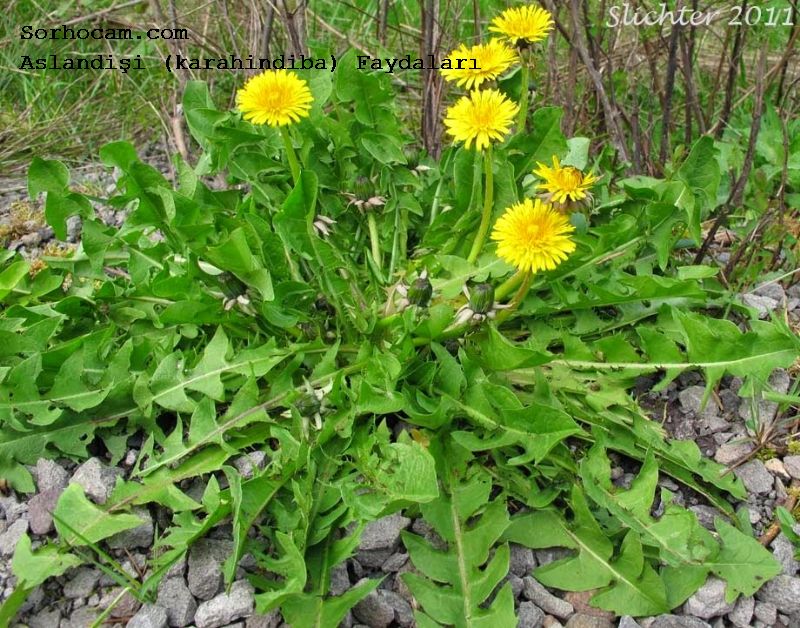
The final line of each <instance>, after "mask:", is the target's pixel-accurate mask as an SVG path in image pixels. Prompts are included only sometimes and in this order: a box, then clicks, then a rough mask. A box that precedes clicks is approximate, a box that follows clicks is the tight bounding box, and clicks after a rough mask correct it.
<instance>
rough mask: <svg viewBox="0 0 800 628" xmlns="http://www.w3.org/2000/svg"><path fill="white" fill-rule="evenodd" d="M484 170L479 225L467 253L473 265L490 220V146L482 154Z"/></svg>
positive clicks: (491, 180) (492, 193) (492, 198)
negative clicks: (483, 187)
mask: <svg viewBox="0 0 800 628" xmlns="http://www.w3.org/2000/svg"><path fill="white" fill-rule="evenodd" d="M484 158H485V160H484V170H485V171H486V189H485V194H484V197H483V212H482V214H481V224H480V226H479V227H478V233H477V234H476V235H475V241H474V242H473V243H472V249H471V250H470V252H469V257H467V261H468V262H469V263H470V264H474V263H475V260H477V259H478V255H480V254H481V249H482V248H483V242H484V240H486V234H487V233H488V231H489V223H490V222H491V220H492V203H493V202H494V171H493V169H492V146H491V144H490V145H489V146H488V147H487V148H486V153H485V154H484Z"/></svg>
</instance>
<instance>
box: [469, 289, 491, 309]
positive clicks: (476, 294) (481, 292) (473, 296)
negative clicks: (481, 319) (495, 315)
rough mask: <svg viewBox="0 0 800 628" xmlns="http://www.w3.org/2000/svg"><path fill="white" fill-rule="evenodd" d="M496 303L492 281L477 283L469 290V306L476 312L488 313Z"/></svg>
mask: <svg viewBox="0 0 800 628" xmlns="http://www.w3.org/2000/svg"><path fill="white" fill-rule="evenodd" d="M493 305H494V286H493V285H492V284H490V283H479V284H475V285H474V286H472V288H470V291H469V307H470V309H471V310H472V311H473V312H475V314H488V313H489V311H490V310H491V309H492V306H493Z"/></svg>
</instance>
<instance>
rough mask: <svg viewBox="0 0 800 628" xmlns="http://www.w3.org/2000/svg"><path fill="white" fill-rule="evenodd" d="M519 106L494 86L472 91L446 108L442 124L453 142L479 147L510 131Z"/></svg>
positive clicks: (478, 148)
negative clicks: (473, 144)
mask: <svg viewBox="0 0 800 628" xmlns="http://www.w3.org/2000/svg"><path fill="white" fill-rule="evenodd" d="M518 110H519V107H518V106H517V105H516V104H515V103H513V102H511V101H510V100H509V99H508V98H506V97H505V95H504V94H502V93H501V92H499V91H497V90H496V89H485V90H481V91H478V90H475V91H472V92H470V94H469V95H468V96H463V97H462V98H460V99H459V100H458V102H457V103H456V104H455V105H453V106H452V107H450V108H449V109H448V110H447V117H445V119H444V124H445V126H446V127H447V133H448V134H450V135H452V136H453V139H454V140H455V141H456V142H464V145H465V146H466V147H467V148H470V147H471V145H472V143H473V142H475V148H476V149H477V150H483V149H484V148H486V147H487V146H489V145H491V143H492V141H497V140H502V139H503V138H504V137H505V136H506V135H508V132H509V131H510V130H511V123H512V122H513V121H514V116H515V115H516V114H517V111H518Z"/></svg>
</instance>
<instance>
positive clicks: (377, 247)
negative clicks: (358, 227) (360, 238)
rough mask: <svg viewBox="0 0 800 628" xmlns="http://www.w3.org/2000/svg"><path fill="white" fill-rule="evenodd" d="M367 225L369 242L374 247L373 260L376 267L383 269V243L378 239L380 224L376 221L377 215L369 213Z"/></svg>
mask: <svg viewBox="0 0 800 628" xmlns="http://www.w3.org/2000/svg"><path fill="white" fill-rule="evenodd" d="M367 225H368V226H369V242H370V245H371V247H372V259H373V261H374V262H375V265H376V266H377V267H378V269H380V267H381V242H380V238H379V237H378V223H377V222H376V221H375V214H374V213H373V212H372V211H370V212H367Z"/></svg>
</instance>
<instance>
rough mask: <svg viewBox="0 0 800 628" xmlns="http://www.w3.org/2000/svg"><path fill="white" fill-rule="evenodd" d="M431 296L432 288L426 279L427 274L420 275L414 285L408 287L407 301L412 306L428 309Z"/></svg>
mask: <svg viewBox="0 0 800 628" xmlns="http://www.w3.org/2000/svg"><path fill="white" fill-rule="evenodd" d="M432 295H433V286H432V285H431V282H430V280H429V279H428V275H427V273H424V274H422V275H420V276H419V277H418V278H417V279H416V280H414V283H412V284H411V285H410V286H409V287H408V301H409V303H411V304H412V305H418V306H419V307H428V303H430V301H431V296H432Z"/></svg>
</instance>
